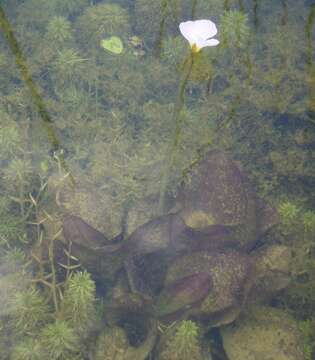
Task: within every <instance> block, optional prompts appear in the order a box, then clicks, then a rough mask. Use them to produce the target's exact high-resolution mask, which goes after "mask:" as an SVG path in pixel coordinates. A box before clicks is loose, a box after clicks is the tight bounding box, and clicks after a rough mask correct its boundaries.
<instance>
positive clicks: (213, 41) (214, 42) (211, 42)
mask: <svg viewBox="0 0 315 360" xmlns="http://www.w3.org/2000/svg"><path fill="white" fill-rule="evenodd" d="M219 44H220V41H219V40H217V39H209V40H207V41H206V45H205V46H217V45H219Z"/></svg>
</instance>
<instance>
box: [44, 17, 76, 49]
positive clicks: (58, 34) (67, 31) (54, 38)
mask: <svg viewBox="0 0 315 360" xmlns="http://www.w3.org/2000/svg"><path fill="white" fill-rule="evenodd" d="M47 38H48V40H50V41H51V42H53V43H54V44H56V45H58V46H61V45H64V43H65V42H66V41H68V40H71V39H72V34H71V23H70V21H68V20H67V19H66V18H64V17H63V16H54V17H53V18H52V19H51V20H50V22H49V24H48V27H47Z"/></svg>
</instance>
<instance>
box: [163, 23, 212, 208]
mask: <svg viewBox="0 0 315 360" xmlns="http://www.w3.org/2000/svg"><path fill="white" fill-rule="evenodd" d="M179 29H180V31H181V33H182V34H183V36H184V37H185V38H186V39H187V40H188V41H189V43H190V46H191V52H190V53H189V54H188V57H187V58H186V60H185V61H184V66H183V76H182V79H181V82H180V84H179V89H178V95H177V99H176V103H175V106H174V111H173V119H172V121H173V122H174V123H175V134H174V138H173V143H172V145H171V149H170V150H169V151H168V152H167V161H166V168H165V171H164V174H163V176H162V180H161V187H160V194H159V212H160V213H163V212H164V211H165V208H164V207H165V196H166V192H167V186H168V182H169V178H170V173H171V170H172V167H173V165H174V161H175V156H176V152H177V147H178V145H179V140H180V135H181V130H182V129H181V128H182V126H181V123H182V119H183V118H182V116H181V111H182V108H183V106H184V94H185V88H186V85H187V82H188V80H189V78H190V76H191V73H192V70H193V65H194V62H195V60H196V57H198V56H199V55H200V54H199V52H200V50H201V49H202V48H203V47H206V46H216V45H218V44H219V41H218V40H217V39H210V38H211V37H213V36H215V35H216V33H217V27H216V25H215V24H214V23H213V22H212V21H210V20H196V21H186V22H182V23H180V24H179Z"/></svg>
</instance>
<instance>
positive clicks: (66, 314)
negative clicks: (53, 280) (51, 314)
mask: <svg viewBox="0 0 315 360" xmlns="http://www.w3.org/2000/svg"><path fill="white" fill-rule="evenodd" d="M95 311H96V310H95V284H94V281H93V280H92V279H91V276H90V274H89V273H87V272H86V271H85V272H77V273H75V274H72V276H70V278H69V279H68V283H67V287H66V289H65V292H64V297H63V300H62V303H61V313H62V315H63V318H64V319H65V320H67V323H68V324H70V325H71V326H73V327H74V328H75V329H76V330H77V331H81V332H82V330H86V329H88V328H89V326H90V325H91V323H93V322H94V321H95Z"/></svg>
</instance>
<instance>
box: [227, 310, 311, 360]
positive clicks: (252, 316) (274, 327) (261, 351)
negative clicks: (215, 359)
mask: <svg viewBox="0 0 315 360" xmlns="http://www.w3.org/2000/svg"><path fill="white" fill-rule="evenodd" d="M221 335H222V339H223V347H224V350H225V351H226V353H227V356H228V358H229V359H230V360H252V359H255V360H267V359H275V360H303V359H306V357H305V356H304V354H303V351H302V344H303V340H302V334H301V332H300V330H299V328H298V325H297V323H296V322H295V320H294V319H293V318H292V317H291V316H290V315H289V314H288V313H286V312H285V311H283V310H280V309H275V308H272V307H253V308H252V309H251V310H250V311H249V312H248V313H247V314H246V315H244V316H242V317H240V318H239V319H238V320H237V321H236V322H235V323H234V324H233V325H228V326H226V327H223V328H222V329H221Z"/></svg>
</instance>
